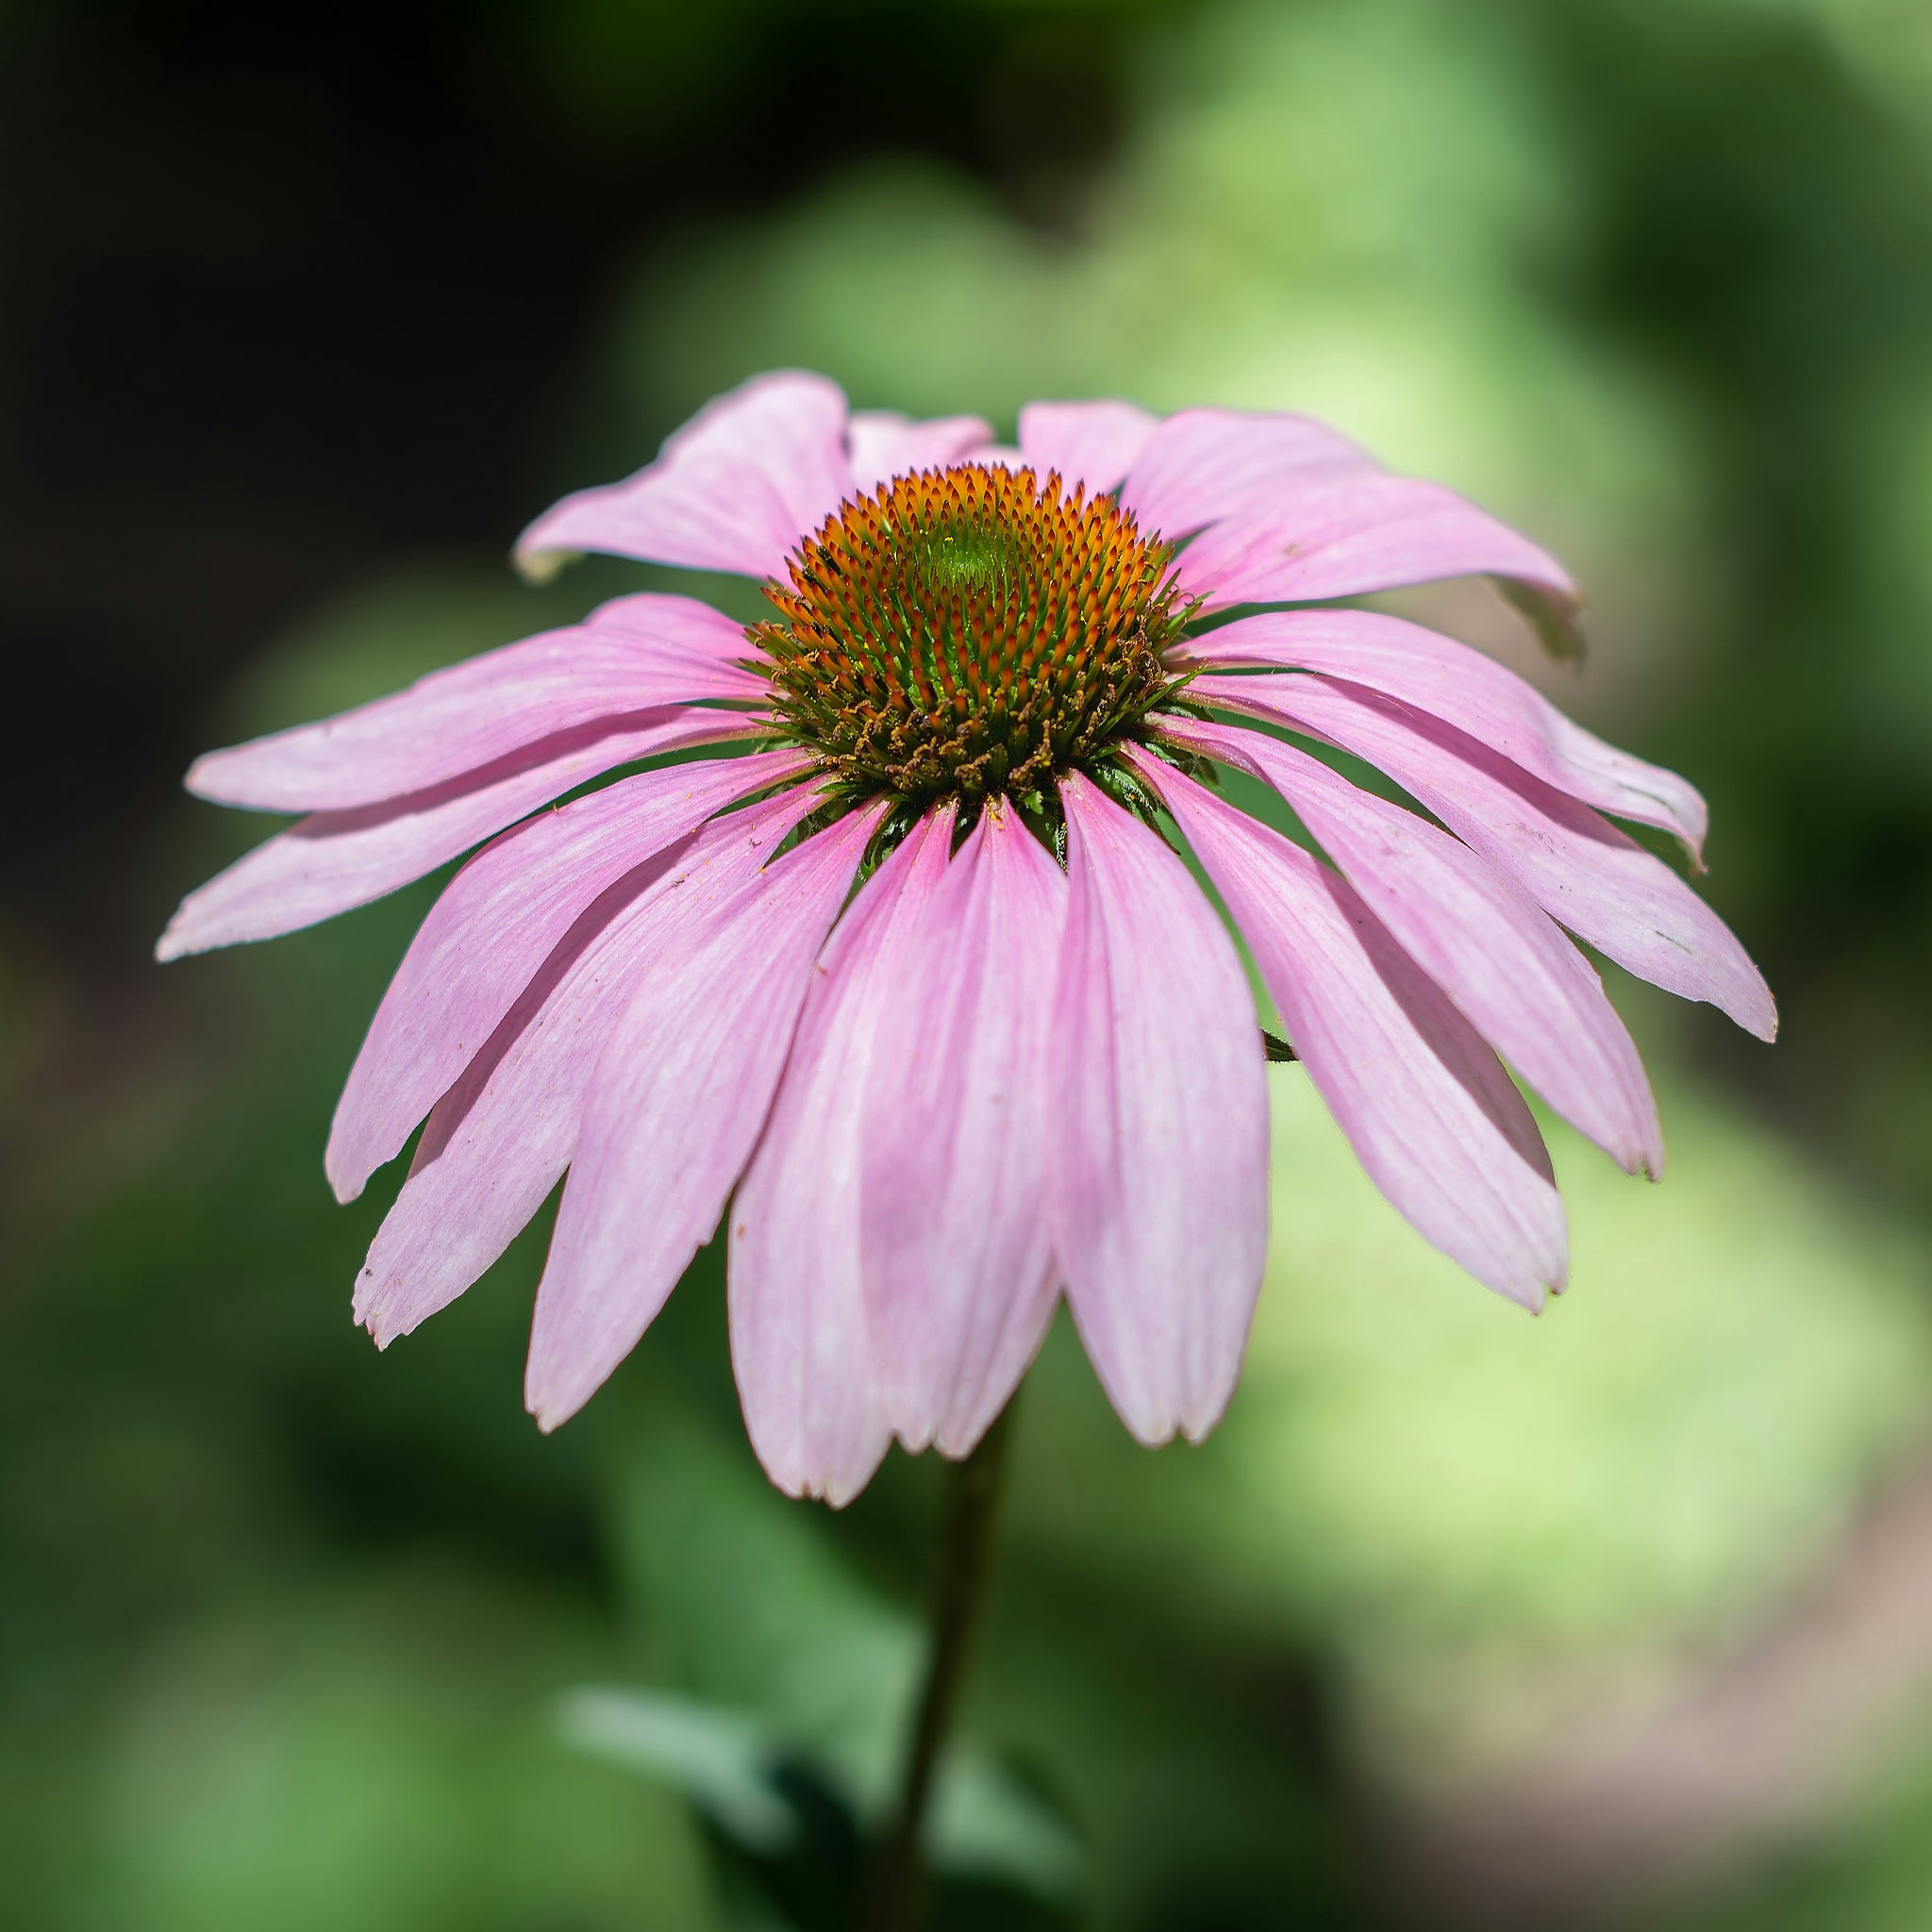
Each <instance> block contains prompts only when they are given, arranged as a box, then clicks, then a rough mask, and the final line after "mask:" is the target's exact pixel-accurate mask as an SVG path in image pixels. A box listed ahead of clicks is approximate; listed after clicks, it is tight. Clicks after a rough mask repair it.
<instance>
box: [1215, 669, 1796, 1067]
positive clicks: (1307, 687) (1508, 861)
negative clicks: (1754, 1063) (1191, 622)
mask: <svg viewBox="0 0 1932 1932" xmlns="http://www.w3.org/2000/svg"><path fill="white" fill-rule="evenodd" d="M1190 692H1191V695H1193V696H1195V697H1198V698H1200V699H1201V700H1202V701H1203V702H1204V703H1208V704H1215V705H1224V706H1226V707H1227V708H1228V709H1230V710H1236V711H1245V712H1247V713H1248V714H1249V715H1250V716H1254V717H1261V718H1270V719H1274V720H1276V721H1278V722H1279V723H1282V724H1289V725H1291V726H1293V727H1294V728H1296V729H1298V730H1307V731H1310V732H1312V733H1313V734H1314V735H1315V736H1317V737H1319V738H1325V739H1327V740H1328V741H1330V742H1331V743H1334V744H1338V745H1340V746H1341V748H1342V749H1343V750H1345V751H1351V752H1354V753H1355V754H1356V756H1357V758H1366V759H1367V760H1368V762H1369V763H1370V764H1372V765H1374V766H1375V767H1376V768H1377V769H1378V770H1380V771H1383V772H1386V773H1387V774H1389V775H1390V777H1391V778H1393V779H1394V780H1395V782H1396V783H1397V784H1398V785H1400V786H1402V787H1403V789H1404V790H1405V791H1409V792H1411V793H1412V794H1413V795H1414V796H1415V797H1416V798H1418V799H1420V800H1421V801H1422V803H1423V804H1424V806H1426V807H1427V808H1428V809H1429V810H1430V811H1432V812H1433V813H1435V815H1436V816H1437V817H1438V818H1439V819H1441V821H1442V823H1443V824H1445V825H1447V826H1448V827H1449V829H1450V830H1451V831H1452V832H1454V833H1455V834H1456V835H1457V837H1458V838H1459V839H1461V840H1462V841H1463V842H1464V843H1465V844H1467V845H1470V846H1473V847H1474V849H1475V850H1476V851H1477V852H1479V853H1481V854H1482V856H1483V857H1484V858H1487V859H1488V860H1489V861H1490V862H1491V864H1492V865H1494V866H1496V867H1498V868H1499V869H1500V870H1501V871H1503V872H1505V873H1507V874H1508V875H1509V876H1510V877H1511V878H1513V879H1515V880H1516V882H1517V883H1518V884H1519V885H1520V886H1522V887H1523V889H1524V891H1526V892H1528V894H1529V896H1530V897H1531V898H1532V899H1534V900H1535V901H1536V902H1537V904H1538V905H1539V906H1541V908H1543V910H1544V911H1545V912H1547V913H1549V915H1550V916H1551V917H1552V918H1553V919H1555V920H1556V921H1557V923H1558V924H1561V925H1566V926H1568V927H1569V929H1570V930H1571V931H1572V932H1574V934H1576V936H1577V937H1578V938H1579V939H1581V940H1585V941H1588V942H1589V943H1590V944H1591V945H1592V946H1594V947H1596V948H1597V950H1598V951H1599V952H1601V953H1605V954H1607V955H1608V956H1609V958H1612V959H1614V960H1616V961H1617V963H1618V964H1619V965H1620V966H1624V967H1626V968H1628V970H1629V971H1630V972H1632V973H1634V974H1637V976H1638V977H1639V978H1640V979H1647V980H1649V981H1650V982H1651V983H1652V984H1653V985H1654V986H1660V987H1663V988H1664V989H1665V990H1666V991H1670V992H1674V993H1677V994H1679V995H1680V996H1681V997H1683V998H1685V999H1690V1000H1708V1001H1709V1002H1710V1003H1711V1004H1712V1005H1713V1006H1715V1007H1717V1008H1719V1009H1720V1010H1722V1011H1723V1012H1725V1013H1728V1014H1729V1015H1730V1017H1731V1018H1732V1019H1733V1020H1735V1021H1736V1022H1737V1023H1738V1024H1739V1025H1740V1026H1741V1027H1743V1028H1744V1029H1745V1031H1746V1032H1748V1033H1755V1034H1757V1037H1758V1038H1759V1039H1760V1040H1769V1039H1771V1038H1772V1037H1773V1035H1774V1034H1775V1032H1776V1031H1777V1008H1776V1007H1775V1006H1774V1004H1773V1001H1772V997H1771V991H1770V989H1769V988H1768V987H1767V986H1766V985H1765V983H1764V979H1763V975H1762V974H1759V972H1758V971H1757V967H1755V966H1754V965H1752V963H1751V961H1750V959H1749V958H1748V957H1747V956H1746V954H1745V952H1744V949H1743V947H1742V946H1740V944H1739V943H1738V941H1737V940H1736V939H1735V938H1734V937H1733V936H1732V934H1731V932H1730V930H1729V928H1728V927H1727V926H1725V924H1724V922H1723V920H1721V919H1720V918H1719V917H1718V916H1717V914H1716V913H1714V912H1713V911H1712V910H1711V909H1710V908H1709V907H1708V906H1707V905H1706V904H1705V903H1704V901H1703V900H1702V899H1700V898H1699V897H1698V896H1697V894H1696V893H1695V892H1693V891H1691V889H1690V887H1689V886H1687V885H1686V884H1685V883H1684V881H1683V880H1682V879H1680V878H1679V877H1678V876H1677V875H1676V874H1675V873H1674V872H1672V870H1671V869H1670V867H1669V866H1667V865H1665V864H1664V863H1663V861H1662V860H1661V859H1658V858H1655V857H1653V856H1652V855H1651V854H1650V853H1648V852H1646V851H1644V850H1643V848H1642V847H1641V845H1639V844H1638V843H1637V842H1636V841H1634V840H1632V839H1630V838H1628V837H1626V836H1625V835H1624V833H1623V832H1620V831H1619V830H1618V829H1617V828H1616V826H1614V825H1613V824H1610V823H1609V822H1608V821H1607V819H1604V818H1601V817H1599V816H1598V814H1597V813H1595V812H1593V811H1591V809H1590V808H1589V807H1588V806H1585V805H1580V804H1578V803H1577V802H1576V800H1574V798H1570V797H1568V796H1566V795H1565V794H1564V793H1563V792H1560V791H1556V790H1555V789H1554V788H1552V787H1550V786H1548V785H1545V784H1544V783H1543V782H1542V781H1541V779H1539V778H1535V777H1532V776H1531V775H1530V774H1528V773H1527V772H1525V771H1524V770H1523V769H1522V768H1521V767H1520V766H1517V765H1513V764H1511V763H1509V761H1508V760H1507V759H1506V758H1498V757H1497V756H1496V754H1495V753H1494V752H1492V751H1491V750H1490V749H1489V748H1488V747H1487V746H1485V745H1482V744H1478V743H1477V742H1476V741H1475V740H1474V739H1473V738H1471V737H1469V736H1468V735H1467V734H1465V733H1463V732H1460V731H1457V729H1456V728H1455V727H1454V726H1453V725H1450V724H1443V723H1442V722H1441V720H1439V719H1433V718H1429V717H1426V716H1424V714H1423V713H1422V712H1420V711H1413V710H1409V709H1408V708H1406V707H1405V706H1402V705H1400V704H1397V703H1396V702H1395V701H1394V700H1393V699H1391V698H1385V697H1382V696H1379V695H1378V694H1377V693H1375V692H1374V691H1365V690H1362V689H1361V688H1360V687H1358V686H1351V685H1347V684H1343V683H1341V682H1340V681H1338V680H1336V679H1333V678H1328V677H1314V676H1308V675H1304V674H1302V673H1300V672H1290V673H1284V674H1282V675H1279V676H1275V677H1202V678H1196V679H1195V680H1194V682H1193V684H1192V685H1191V687H1190Z"/></svg>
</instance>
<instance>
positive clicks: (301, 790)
mask: <svg viewBox="0 0 1932 1932" xmlns="http://www.w3.org/2000/svg"><path fill="white" fill-rule="evenodd" d="M767 695H769V691H768V689H767V687H766V685H765V682H764V680H763V679H762V678H759V677H758V676H755V675H753V674H752V673H751V672H748V671H743V670H740V669H739V668H737V667H736V666H735V665H730V664H721V663H719V662H718V661H717V660H716V659H715V658H705V657H702V656H700V655H698V654H697V653H695V652H693V653H691V654H689V655H680V654H675V653H673V652H670V651H668V650H665V649H661V648H655V647H651V646H646V645H644V644H642V643H640V642H639V641H637V640H636V639H634V638H631V637H627V636H625V634H624V633H622V632H619V631H599V630H591V629H589V628H587V627H582V626H579V627H576V628H573V629H570V630H557V631H547V632H545V633H544V634H543V635H542V636H541V637H534V638H525V640H524V641H523V642H521V643H517V644H506V645H505V646H504V647H503V649H501V650H500V651H488V652H485V653H484V655H483V656H482V657H480V658H469V659H468V660H467V661H465V662H464V663H461V664H452V665H451V666H450V667H449V668H448V669H447V670H446V671H433V672H431V673H430V674H429V675H428V676H427V677H423V678H419V679H418V680H417V681H416V682H415V683H414V684H412V685H411V686H410V687H409V688H408V691H397V692H395V693H394V694H393V695H392V696H390V697H386V698H377V699H376V700H375V703H374V704H369V705H361V706H358V708H356V709H355V710H353V711H344V712H342V713H341V716H339V717H335V718H325V719H323V720H322V721H321V722H320V723H319V724H298V725H297V726H296V727H295V728H294V729H293V730H292V731H277V732H275V733H273V734H272V735H271V736H269V737H267V738H258V739H254V740H252V741H250V742H248V743H247V744H238V745H234V746H231V747H230V748H229V749H228V750H226V751H211V752H208V754H207V755H206V756H204V757H202V758H197V759H195V761H194V763H193V765H192V767H191V769H190V771H189V774H188V779H187V783H188V789H189V790H190V791H193V792H196V793H198V794H199V795H200V796H201V797H203V798H209V799H213V800H214V801H215V802H216V803H217V804H219V805H238V806H244V807H247V808H250V809H252V810H255V811H341V810H344V809H347V808H353V807H356V806H366V805H381V804H384V803H386V802H388V801H389V800H391V799H396V798H401V797H403V796H404V795H405V794H406V793H408V792H412V791H427V790H428V789H430V788H431V787H432V786H437V785H444V784H447V783H449V782H450V781H451V780H452V779H456V778H460V777H463V776H464V775H466V774H471V773H475V772H479V771H481V770H482V769H483V768H485V767H486V766H489V765H491V764H492V763H494V762H495V761H496V760H498V759H500V758H508V757H509V756H511V755H512V754H514V753H517V752H521V751H525V750H527V749H528V748H529V747H531V746H533V745H538V744H541V743H542V742H543V741H545V740H547V739H550V738H553V737H556V736H557V735H558V734H559V733H562V732H566V731H575V730H578V729H581V728H582V727H583V726H584V725H586V724H592V723H595V722H596V721H598V720H600V719H607V718H614V717H621V716H624V715H625V714H626V713H630V712H636V711H647V710H654V709H657V708H660V707H662V706H665V705H671V704H686V703H689V702H691V701H692V700H696V699H706V698H760V697H764V696H767Z"/></svg>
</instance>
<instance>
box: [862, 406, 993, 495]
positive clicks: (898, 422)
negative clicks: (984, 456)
mask: <svg viewBox="0 0 1932 1932" xmlns="http://www.w3.org/2000/svg"><path fill="white" fill-rule="evenodd" d="M991 436H992V428H991V425H990V424H987V423H985V422H983V421H982V420H981V419H980V418H979V417H977V416H938V417H934V418H932V419H931V420H930V421H927V422H924V423H921V422H917V421H915V420H914V419H912V418H911V417H909V416H902V415H900V414H899V413H898V412H897V411H896V410H893V409H856V410H854V411H853V413H852V417H851V420H850V421H849V422H847V424H846V425H845V448H846V451H847V454H848V457H849V459H850V461H851V464H852V480H853V482H854V483H855V484H856V485H857V486H858V489H860V490H874V489H876V488H877V487H878V486H879V485H880V484H881V483H890V482H891V479H892V478H893V477H894V476H903V475H907V474H908V472H909V471H913V470H942V469H945V468H946V467H947V466H948V465H949V464H952V463H957V462H959V461H961V460H962V459H963V458H965V456H966V453H967V452H968V451H969V450H972V449H975V448H977V447H978V446H979V445H980V444H981V443H984V442H986V441H989V440H990V439H991Z"/></svg>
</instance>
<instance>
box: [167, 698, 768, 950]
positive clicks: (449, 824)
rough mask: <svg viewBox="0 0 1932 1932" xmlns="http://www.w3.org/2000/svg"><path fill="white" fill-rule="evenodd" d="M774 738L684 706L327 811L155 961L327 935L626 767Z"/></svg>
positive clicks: (243, 864) (253, 865)
mask: <svg viewBox="0 0 1932 1932" xmlns="http://www.w3.org/2000/svg"><path fill="white" fill-rule="evenodd" d="M766 728H768V727H767V725H766V723H765V721H763V720H762V719H758V718H755V717H749V716H747V715H746V714H745V713H743V712H740V711H711V710H699V709H696V708H686V707H682V706H679V707H675V708H669V709H666V710H661V711H646V712H644V713H643V714H642V715H641V716H639V717H632V718H618V719H607V720H600V721H599V723H598V724H594V725H586V726H585V727H584V728H583V729H582V730H581V731H575V732H566V733H564V734H562V735H561V736H560V737H558V738H556V739H553V740H551V741H549V743H548V744H547V745H545V746H542V747H540V748H538V750H537V754H536V758H535V762H527V761H526V759H527V758H528V754H520V755H519V756H518V757H516V758H508V759H506V760H504V762H503V767H502V768H501V770H500V775H494V776H492V775H491V769H496V768H491V769H486V771H484V772H482V773H474V772H473V773H469V774H466V775H465V776H463V777H462V778H458V779H454V780H452V781H451V782H450V783H449V784H447V785H440V786H436V787H433V788H432V789H431V790H430V791H418V792H415V793H413V794H411V795H410V796H408V797H407V798H396V799H389V800H387V801H385V802H384V803H383V804H381V805H370V806H363V807H360V808H357V809H356V810H353V811H327V812H317V813H315V814H313V815H312V816H310V817H308V818H306V819H303V820H302V821H301V822H300V823H299V824H293V825H291V826H290V827H289V829H288V830H287V831H286V832H279V833H277V834H276V835H275V837H274V838H273V839H269V840H266V841H263V842H262V843H261V844H259V845H258V846H256V848H255V849H254V850H253V851H252V852H249V853H247V854H245V855H244V856H243V857H242V858H238V859H237V860H236V861H235V863H234V864H233V865H231V866H229V867H228V869H227V870H226V871H225V872H222V873H217V874H215V876H214V877H213V878H211V879H210V880H208V883H207V884H206V885H205V886H199V887H197V888H196V889H195V890H194V891H192V892H190V893H189V894H188V896H187V897H186V898H185V899H183V900H182V902H181V904H180V907H179V908H178V909H177V910H176V911H175V916H174V918H173V919H171V920H170V921H169V922H168V929H167V930H166V931H165V932H164V933H163V934H162V935H161V937H160V939H159V941H158V943H157V944H156V946H155V958H158V959H161V960H168V959H178V958H183V957H185V956H186V955H187V954H190V953H205V952H208V951H209V950H210V949H211V948H213V947H215V946H234V945H240V944H242V943H243V942H244V941H250V940H267V939H274V938H275V937H276V936H277V935H278V934H281V933H287V932H297V931H299V930H300V929H301V928H302V927H303V926H306V925H315V924H320V923H321V922H322V921H323V920H325V919H333V918H334V917H335V916H336V915H337V914H338V913H339V912H347V911H350V910H351V909H353V908H355V907H358V906H366V905H368V904H369V903H370V901H371V900H373V899H380V898H381V897H383V895H384V894H385V893H388V892H393V891H396V890H397V888H398V887H401V886H407V885H408V884H409V883H410V882H411V881H412V880H415V879H420V878H421V877H423V876H424V874H425V873H432V872H434V871H435V870H436V868H437V867H438V866H440V865H445V864H447V863H448V862H449V860H451V859H452V858H458V857H460V856H461V855H462V854H463V853H465V852H467V851H469V849H470V848H471V847H472V846H473V845H479V844H481V843H482V841H484V840H485V839H488V838H491V836H492V835H494V834H495V833H497V832H500V831H502V830H503V828H504V827H505V826H506V825H511V824H515V823H516V822H517V820H519V819H520V818H522V817H524V816H525V813H527V812H532V811H535V810H536V809H537V808H538V807H539V806H543V805H548V804H549V803H550V801H551V800H552V799H553V798H556V797H558V796H559V795H561V794H562V793H563V792H566V791H572V790H573V789H574V788H575V787H576V786H578V785H582V784H584V783H585V782H586V781H587V780H589V779H591V778H594V777H596V776H598V775H599V774H601V773H604V772H607V771H608V770H610V769H611V767H612V766H614V765H626V764H630V763H632V762H634V761H635V760H637V759H639V758H655V757H658V756H659V755H660V754H662V753H665V752H673V751H684V750H688V749H690V748H691V747H692V746H695V745H702V744H720V743H724V742H727V741H730V740H732V739H739V738H751V737H755V736H757V735H758V733H759V732H761V731H763V730H765V729H766Z"/></svg>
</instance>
